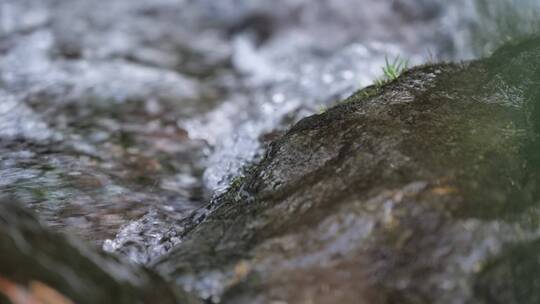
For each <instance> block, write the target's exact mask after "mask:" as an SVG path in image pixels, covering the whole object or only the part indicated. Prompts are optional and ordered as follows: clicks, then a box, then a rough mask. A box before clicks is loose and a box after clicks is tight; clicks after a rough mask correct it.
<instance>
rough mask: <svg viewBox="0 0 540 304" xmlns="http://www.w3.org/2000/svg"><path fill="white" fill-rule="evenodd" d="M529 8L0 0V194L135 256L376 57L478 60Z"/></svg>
mask: <svg viewBox="0 0 540 304" xmlns="http://www.w3.org/2000/svg"><path fill="white" fill-rule="evenodd" d="M518 2H519V4H520V5H517V3H518ZM531 8H538V4H537V2H536V1H534V0H530V1H502V0H501V1H487V0H477V1H476V2H473V1H465V0H463V1H462V0H455V1H444V0H439V1H434V0H432V1H429V0H399V1H380V0H335V1H334V0H332V1H324V0H316V1H314V0H293V1H291V0H278V1H265V0H256V1H241V0H221V1H211V0H153V1H145V0H136V1H134V0H100V1H86V0H71V1H68V0H34V1H32V0H0V137H1V139H0V151H1V152H0V155H1V156H0V188H1V192H2V194H3V195H6V196H12V197H15V198H17V199H18V200H20V201H22V202H24V203H26V204H27V205H28V206H30V207H31V208H32V209H33V210H35V211H36V212H37V213H38V214H39V215H40V217H41V218H42V219H43V220H44V221H45V222H46V223H48V224H49V225H50V226H52V227H54V228H55V229H57V230H59V231H69V232H72V233H75V234H78V235H79V236H80V237H82V238H85V239H88V240H91V241H93V242H95V243H96V244H98V245H103V248H104V249H105V250H107V251H112V252H117V253H119V254H123V255H127V257H128V258H130V259H132V260H133V261H136V262H139V263H145V262H148V261H149V260H151V259H152V258H154V257H157V256H159V255H161V254H163V253H164V252H166V251H167V250H168V249H169V248H170V247H171V246H174V244H175V243H176V242H179V241H180V240H179V239H177V238H175V237H174V235H176V234H178V232H179V231H181V230H182V226H181V225H180V224H178V223H180V220H181V219H182V218H184V217H185V216H186V215H187V214H189V213H191V212H192V211H193V210H195V209H196V208H197V207H200V206H202V205H204V204H206V203H207V202H209V200H210V199H211V197H212V196H213V195H215V194H216V193H221V192H223V191H224V190H225V189H226V188H227V187H228V185H229V184H230V182H231V180H232V179H233V178H234V177H236V176H238V175H241V174H242V168H243V167H244V166H246V164H249V163H250V162H253V161H256V160H257V159H258V158H259V157H260V156H261V155H262V153H263V152H264V148H265V146H266V145H267V144H268V143H269V142H270V141H271V140H272V139H274V138H276V137H277V136H279V135H280V133H281V132H283V131H284V130H286V128H287V127H288V126H290V125H291V124H293V123H294V122H296V121H298V120H299V119H300V118H302V117H305V116H307V115H310V114H313V113H316V112H319V111H321V110H324V108H325V107H329V106H331V105H333V104H335V102H336V101H338V100H340V99H343V98H344V97H346V96H347V95H349V94H351V93H352V92H353V91H355V90H357V89H359V88H361V87H363V86H366V85H369V84H371V83H372V82H373V81H374V80H375V79H377V78H379V77H381V74H382V72H381V67H382V66H383V65H384V62H385V58H390V59H393V58H396V57H397V56H400V57H401V58H407V59H408V60H409V62H410V65H416V64H421V63H425V62H433V61H438V60H461V59H471V58H475V57H478V56H481V55H484V54H487V53H489V52H491V51H492V50H493V49H494V48H495V47H496V46H497V45H499V44H500V43H501V42H503V41H505V40H507V39H509V38H512V37H514V36H515V35H516V34H523V33H529V32H533V31H534V30H535V29H536V28H537V22H536V21H535V19H537V18H535V17H536V16H537V14H536V13H535V12H536V10H534V9H531ZM516 20H519V22H516ZM164 235H168V236H169V237H168V238H167V239H168V240H169V241H168V242H166V243H164V242H161V240H162V238H163V236H164Z"/></svg>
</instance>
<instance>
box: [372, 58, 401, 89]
mask: <svg viewBox="0 0 540 304" xmlns="http://www.w3.org/2000/svg"><path fill="white" fill-rule="evenodd" d="M384 61H385V66H383V67H382V70H383V76H382V78H379V79H377V80H375V85H376V86H378V87H380V86H383V85H385V84H386V83H388V82H390V81H394V80H396V79H397V78H398V77H399V75H401V74H402V73H403V72H405V71H406V70H407V69H408V68H409V60H408V59H403V58H400V57H399V56H397V57H396V58H395V59H394V60H393V61H392V62H390V61H388V57H385V58H384Z"/></svg>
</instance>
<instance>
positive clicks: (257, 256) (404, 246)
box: [153, 39, 540, 304]
mask: <svg viewBox="0 0 540 304" xmlns="http://www.w3.org/2000/svg"><path fill="white" fill-rule="evenodd" d="M539 83H540V40H539V39H529V40H527V41H524V42H520V43H516V44H513V45H508V46H506V47H504V48H503V49H501V50H499V51H498V52H496V53H495V54H494V55H493V56H492V57H491V58H488V59H485V60H481V61H476V62H472V63H465V64H459V65H457V64H443V65H433V66H424V67H418V68H415V69H412V70H410V71H408V72H406V73H405V74H404V75H402V76H401V77H400V78H399V79H398V80H396V81H394V82H392V83H390V84H387V85H385V86H384V87H382V88H374V87H371V88H368V89H365V90H363V91H360V92H358V93H356V94H355V95H354V96H352V97H350V98H349V99H348V100H346V101H344V102H343V103H341V104H339V105H338V106H336V107H334V108H332V109H330V110H328V111H327V112H325V113H323V114H320V115H315V116H311V117H308V118H305V119H304V120H302V121H301V122H300V123H298V124H296V125H295V126H294V127H292V128H291V129H290V131H288V132H287V133H286V134H285V135H284V136H283V137H282V138H281V139H279V140H277V141H276V142H274V143H273V144H272V145H271V147H270V148H269V151H268V153H267V155H266V156H265V158H264V159H263V161H262V162H261V163H260V164H258V165H256V166H255V167H253V168H252V169H250V170H248V171H249V172H248V173H247V174H246V177H245V178H244V179H243V180H242V181H241V182H237V183H234V185H233V187H232V189H230V191H228V192H227V193H225V194H224V195H222V196H220V197H219V198H217V199H215V200H214V201H213V202H212V203H211V204H210V205H209V206H208V207H207V208H206V209H205V210H201V211H200V212H198V213H197V214H196V215H194V216H192V217H191V218H190V219H188V220H187V221H186V223H185V225H186V227H187V229H186V230H185V232H184V233H183V235H182V237H183V238H184V239H183V242H182V243H181V244H180V245H179V246H178V247H176V248H174V249H173V250H172V251H171V252H170V253H169V254H168V255H167V256H165V257H162V258H161V259H160V260H159V261H156V262H155V263H154V265H153V266H154V267H156V269H157V270H158V271H159V272H160V273H162V274H164V275H166V276H167V277H168V278H170V279H171V280H173V281H174V282H175V283H176V284H177V285H178V286H179V288H183V289H185V290H188V291H191V292H195V293H196V294H198V295H199V296H201V297H202V298H206V299H211V300H213V301H222V302H223V303H342V304H343V303H537V302H538V299H540V288H539V287H540V283H539V282H540V280H539V279H538V278H539V274H538V269H540V261H539V259H538V256H539V255H540V250H539V249H538V248H540V247H539V246H538V241H537V239H538V237H539V236H540V235H539V233H538V232H539V230H538V228H539V223H540V221H539V219H540V217H539V215H540V214H539V212H538V211H539V210H538V198H539V195H538V194H539V193H538V185H539V181H540V180H539V179H538V176H539V174H538V173H539V172H540V170H539V169H540V168H539V165H540V162H539V157H538V151H540V150H538V144H537V137H538V131H539V130H540V128H539V127H538V126H539V125H540V123H539V121H540V116H538V115H537V113H538V111H539V110H538V109H540V108H539V106H538V104H539V103H538V102H540V100H539V99H540V93H539V92H540V89H538V88H539V87H538V84H539Z"/></svg>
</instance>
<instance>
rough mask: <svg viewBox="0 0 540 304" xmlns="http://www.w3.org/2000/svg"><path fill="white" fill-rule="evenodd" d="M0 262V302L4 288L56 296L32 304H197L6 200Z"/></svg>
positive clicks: (0, 207)
mask: <svg viewBox="0 0 540 304" xmlns="http://www.w3.org/2000/svg"><path fill="white" fill-rule="evenodd" d="M0 259H1V260H2V263H0V301H1V302H2V303H4V301H2V300H3V299H4V298H3V297H6V296H7V297H9V296H10V295H11V292H12V291H13V287H12V288H7V287H8V286H9V285H19V286H21V287H20V288H24V287H25V286H31V287H30V290H31V291H29V292H31V293H33V295H34V296H36V297H39V296H41V297H42V298H43V297H45V298H49V299H51V298H52V297H53V296H51V294H52V293H54V294H56V295H55V296H54V298H55V299H56V301H52V302H47V301H44V302H41V301H39V302H38V301H36V302H32V303H45V302H46V303H130V304H131V303H198V302H197V301H196V300H194V299H193V298H191V297H190V296H188V295H186V294H184V293H183V292H180V291H174V290H172V289H170V288H169V286H168V285H167V284H166V283H165V282H164V281H163V280H162V279H161V278H160V277H159V276H157V275H155V274H153V273H152V272H150V271H148V270H146V269H142V268H138V267H134V266H132V265H129V264H126V263H122V262H120V261H118V260H116V259H114V258H112V257H110V256H107V255H105V254H102V253H98V252H97V251H95V250H94V249H91V248H89V247H87V246H85V245H83V244H81V243H80V242H78V241H76V240H74V239H72V238H70V237H65V236H63V235H60V234H56V233H53V232H50V231H49V230H48V229H46V228H44V227H43V226H41V224H40V223H39V222H38V221H37V220H36V218H35V217H34V215H33V214H31V213H29V212H28V211H27V210H26V209H24V208H22V207H21V206H19V205H17V204H15V203H13V202H10V201H2V202H1V204H0ZM7 282H10V283H9V284H8V283H7ZM38 286H41V288H38ZM44 286H45V287H44ZM22 290H24V289H22ZM21 296H22V295H20V294H19V299H21ZM58 299H62V302H60V301H59V300H58ZM15 303H22V300H21V302H15ZM24 303H30V302H24Z"/></svg>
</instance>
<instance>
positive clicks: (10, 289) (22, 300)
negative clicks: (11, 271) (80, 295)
mask: <svg viewBox="0 0 540 304" xmlns="http://www.w3.org/2000/svg"><path fill="white" fill-rule="evenodd" d="M0 293H3V294H4V295H5V296H6V297H7V298H8V299H9V300H10V301H11V303H12V304H74V303H73V301H71V300H69V299H68V298H66V297H65V296H64V295H62V294H61V293H60V292H58V291H56V290H55V289H53V288H51V287H49V286H48V285H46V284H44V283H41V282H38V281H32V282H30V288H25V287H24V286H21V285H19V284H17V283H15V282H12V281H10V280H8V279H6V278H4V277H2V276H0Z"/></svg>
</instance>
